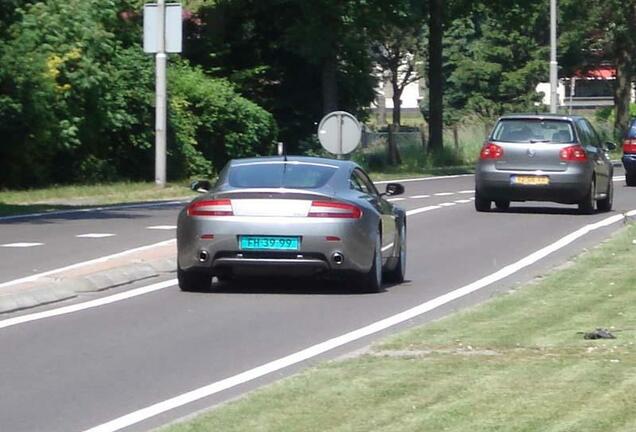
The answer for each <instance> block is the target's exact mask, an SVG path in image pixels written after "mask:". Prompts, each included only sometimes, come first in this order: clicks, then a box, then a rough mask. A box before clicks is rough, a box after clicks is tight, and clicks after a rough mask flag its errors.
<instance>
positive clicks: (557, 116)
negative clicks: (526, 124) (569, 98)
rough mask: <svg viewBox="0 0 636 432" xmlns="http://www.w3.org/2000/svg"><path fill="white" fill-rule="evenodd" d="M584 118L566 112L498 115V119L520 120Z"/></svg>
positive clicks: (570, 119)
mask: <svg viewBox="0 0 636 432" xmlns="http://www.w3.org/2000/svg"><path fill="white" fill-rule="evenodd" d="M582 118H584V117H583V116H580V115H568V114H551V113H528V114H523V113H520V114H505V115H502V116H501V117H499V120H517V119H519V120H521V119H537V120H544V119H550V120H565V121H573V120H579V119H582Z"/></svg>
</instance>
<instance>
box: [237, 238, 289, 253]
mask: <svg viewBox="0 0 636 432" xmlns="http://www.w3.org/2000/svg"><path fill="white" fill-rule="evenodd" d="M239 246H240V248H241V250H266V251H269V250H271V251H297V250H300V237H282V236H239Z"/></svg>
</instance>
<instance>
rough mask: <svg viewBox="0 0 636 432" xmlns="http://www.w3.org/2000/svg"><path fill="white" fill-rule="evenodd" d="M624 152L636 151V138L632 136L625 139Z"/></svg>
mask: <svg viewBox="0 0 636 432" xmlns="http://www.w3.org/2000/svg"><path fill="white" fill-rule="evenodd" d="M623 153H636V139H633V138H630V139H626V140H625V141H623Z"/></svg>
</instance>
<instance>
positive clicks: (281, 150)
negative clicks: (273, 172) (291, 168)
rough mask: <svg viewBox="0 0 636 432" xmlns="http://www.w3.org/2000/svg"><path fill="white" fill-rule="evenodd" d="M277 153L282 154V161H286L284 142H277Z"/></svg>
mask: <svg viewBox="0 0 636 432" xmlns="http://www.w3.org/2000/svg"><path fill="white" fill-rule="evenodd" d="M278 155H279V156H283V161H285V162H287V147H286V146H285V143H284V142H281V141H279V142H278Z"/></svg>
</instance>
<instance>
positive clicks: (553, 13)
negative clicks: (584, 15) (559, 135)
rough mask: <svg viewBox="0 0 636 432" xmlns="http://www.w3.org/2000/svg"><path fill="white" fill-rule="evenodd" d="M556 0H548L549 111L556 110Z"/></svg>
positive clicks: (554, 111) (553, 112)
mask: <svg viewBox="0 0 636 432" xmlns="http://www.w3.org/2000/svg"><path fill="white" fill-rule="evenodd" d="M557 68H558V64H557V0H550V112H551V113H552V114H555V113H556V112H557V97H558V95H557V80H558V73H557V70H558V69H557Z"/></svg>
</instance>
